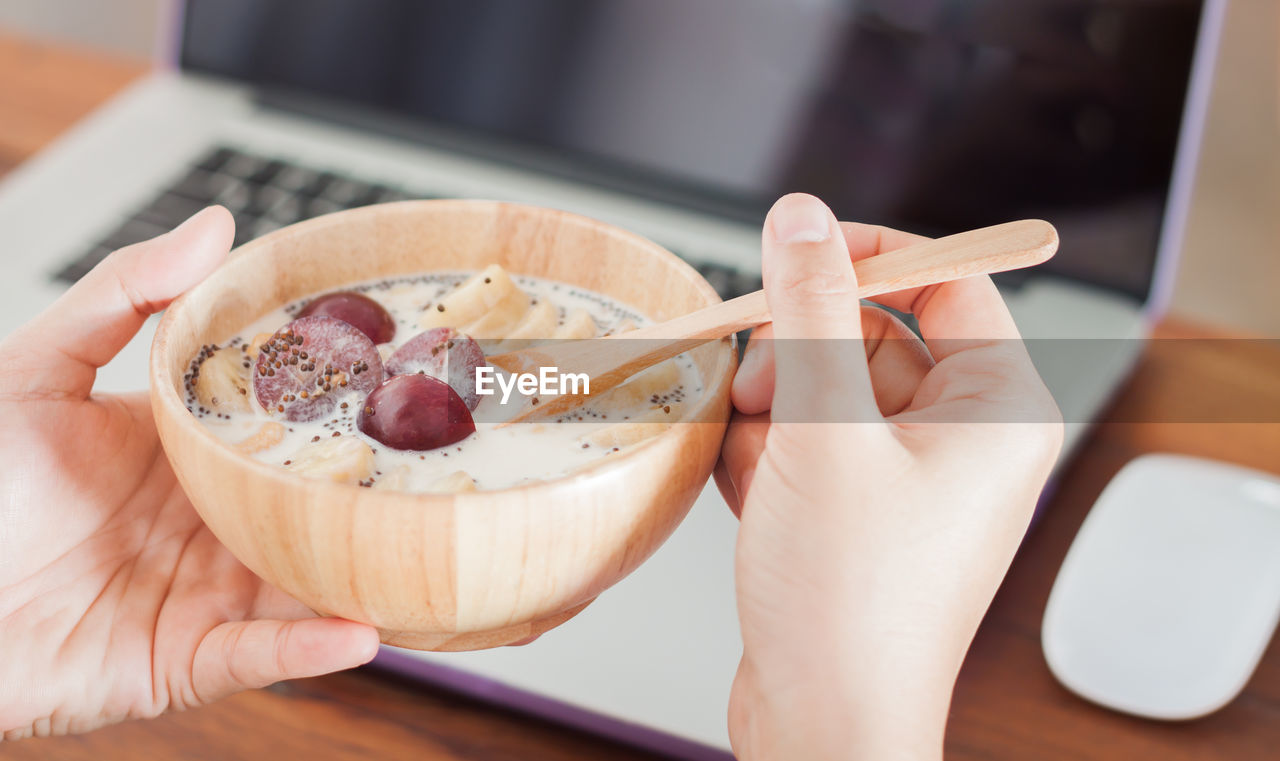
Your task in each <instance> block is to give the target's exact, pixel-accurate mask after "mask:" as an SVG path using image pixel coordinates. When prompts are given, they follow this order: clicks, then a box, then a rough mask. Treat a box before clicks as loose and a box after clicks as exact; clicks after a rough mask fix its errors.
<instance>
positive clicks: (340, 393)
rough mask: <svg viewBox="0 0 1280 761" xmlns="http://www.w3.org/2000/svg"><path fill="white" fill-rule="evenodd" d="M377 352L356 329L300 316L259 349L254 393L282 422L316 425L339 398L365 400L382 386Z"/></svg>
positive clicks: (342, 324) (367, 339)
mask: <svg viewBox="0 0 1280 761" xmlns="http://www.w3.org/2000/svg"><path fill="white" fill-rule="evenodd" d="M383 376H384V371H383V368H382V358H381V357H380V356H379V355H378V348H377V347H376V346H374V345H373V341H370V340H369V337H368V336H366V335H365V334H364V333H363V332H362V331H361V330H360V329H359V328H356V327H355V326H353V325H352V324H350V323H348V322H345V321H343V320H339V319H336V318H333V317H323V316H319V315H313V316H311V317H300V318H298V319H296V320H294V321H293V322H291V323H289V324H288V325H285V326H284V327H283V328H280V330H278V331H276V332H275V334H274V335H272V336H271V338H269V339H267V341H266V343H264V344H262V345H261V346H259V347H258V361H257V364H256V365H255V367H254V370H253V393H254V396H255V397H256V398H257V400H258V403H259V404H261V405H262V408H263V409H265V410H266V411H267V412H270V413H273V414H282V415H284V418H285V419H286V420H293V421H297V422H302V421H306V420H318V419H320V418H322V417H325V416H326V415H328V414H330V413H331V412H332V411H333V408H334V407H335V406H337V404H338V402H339V401H340V399H341V397H344V396H346V395H347V393H348V392H357V393H359V394H360V396H361V397H362V398H363V397H364V395H365V394H368V393H369V392H370V391H372V390H373V389H374V388H376V387H377V386H378V384H379V383H381V382H382V379H383Z"/></svg>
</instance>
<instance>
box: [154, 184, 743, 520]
mask: <svg viewBox="0 0 1280 761" xmlns="http://www.w3.org/2000/svg"><path fill="white" fill-rule="evenodd" d="M388 207H400V208H402V209H405V210H410V209H432V210H436V209H446V210H447V208H448V207H455V208H458V209H467V210H485V209H494V210H498V209H504V208H506V209H521V210H525V211H529V212H534V213H536V214H541V215H550V216H552V217H557V218H558V219H559V220H560V221H567V222H569V223H571V224H575V225H582V226H587V227H591V228H593V229H595V230H597V231H600V232H602V233H604V234H606V235H609V236H611V237H614V238H618V239H621V240H623V241H624V242H626V243H627V244H629V245H634V246H637V247H639V248H647V249H649V251H650V252H651V253H652V254H653V255H655V256H657V257H658V258H659V259H661V260H664V261H666V262H667V263H668V264H669V265H673V266H674V267H675V268H676V269H677V270H683V271H684V274H685V275H686V276H692V278H691V281H692V283H693V286H694V287H695V288H696V289H697V290H698V291H699V292H701V293H702V295H704V296H706V297H707V298H708V299H709V300H708V301H707V304H708V305H710V304H714V303H718V302H720V301H721V298H720V295H719V294H718V293H717V292H716V291H715V289H714V288H712V287H711V284H710V283H708V282H707V280H706V278H704V277H703V276H702V275H701V273H699V272H698V271H697V270H696V269H695V268H694V267H693V266H692V265H690V264H689V263H688V262H686V261H685V260H683V259H681V258H680V257H679V256H676V255H675V254H674V253H672V252H671V251H670V250H668V249H667V248H666V247H664V246H661V245H659V244H658V243H656V242H654V241H653V240H651V239H649V238H646V237H645V236H643V235H640V234H638V233H634V232H631V231H630V230H626V229H624V228H621V227H618V226H616V225H613V224H611V223H608V222H604V221H602V220H598V219H595V218H592V217H588V216H586V215H583V214H577V213H574V212H569V211H564V210H563V209H556V208H552V207H547V206H538V205H536V204H527V203H518V202H509V201H496V200H484V199H466V198H448V199H420V200H407V201H393V202H389V203H382V204H370V205H368V206H360V207H357V208H354V209H344V210H342V211H337V212H332V213H329V214H324V215H321V216H318V217H312V218H311V219H306V220H303V221H301V222H295V223H294V224H292V225H286V226H285V227H281V228H279V229H277V230H273V231H271V232H270V233H267V234H266V235H263V236H260V237H258V238H254V239H253V240H250V241H247V242H245V243H243V244H241V245H240V246H237V247H236V248H234V249H232V251H231V252H230V253H229V254H228V255H227V258H226V259H225V260H224V261H223V262H222V264H220V265H218V268H217V270H215V271H214V272H217V271H218V270H221V269H222V268H224V267H226V266H228V265H229V264H231V263H232V262H233V261H238V260H240V259H241V258H243V257H245V256H252V255H253V254H254V253H255V252H256V250H257V249H259V248H264V247H266V246H268V245H270V244H271V243H273V242H274V241H275V240H276V239H277V238H282V237H285V236H291V235H297V234H298V233H299V231H302V232H304V233H309V232H314V231H319V230H322V229H325V228H327V227H330V226H332V225H338V224H344V223H346V222H349V221H351V220H352V219H355V218H359V217H363V216H368V215H371V214H375V213H377V212H378V211H381V210H385V209H387V208H388ZM313 228H314V230H313ZM428 271H429V270H428ZM517 274H526V273H517ZM211 277H212V275H211V276H210V277H207V278H205V279H204V280H202V281H201V282H200V283H197V284H196V285H195V286H194V287H192V288H191V289H189V290H188V291H186V292H184V293H183V294H181V295H180V296H178V298H176V299H174V300H173V302H171V303H170V304H169V306H168V308H166V309H165V312H164V314H163V315H162V317H161V319H160V323H159V324H158V325H157V326H156V331H155V336H154V337H153V339H152V342H151V349H150V352H149V355H148V362H147V364H148V371H149V372H148V376H149V380H150V397H151V403H152V406H153V408H156V407H161V408H163V409H164V411H165V413H166V414H168V415H170V416H171V417H172V418H173V419H175V420H182V421H183V422H182V423H179V424H178V425H179V426H180V427H182V428H183V429H184V430H188V431H189V430H191V429H192V428H193V427H194V429H195V430H196V431H198V433H196V434H195V436H196V439H197V441H199V445H200V446H202V447H204V448H206V449H207V448H209V447H211V446H212V447H213V448H214V449H219V450H222V452H223V453H224V455H227V456H229V457H230V458H231V459H233V460H234V461H235V462H237V463H239V464H240V465H242V466H245V467H248V468H250V469H251V470H252V471H254V472H256V473H258V474H259V475H260V476H262V477H265V478H271V479H272V480H277V479H283V480H284V482H286V483H290V482H292V483H299V484H308V485H314V484H315V483H316V479H311V478H307V477H306V476H302V475H299V474H297V473H293V472H291V471H289V470H286V469H284V468H281V467H278V466H275V465H270V464H268V463H265V462H262V461H261V460H258V459H255V458H254V457H251V456H249V455H247V454H244V453H243V452H240V451H238V450H236V449H235V448H234V447H233V446H231V445H230V444H229V443H228V442H226V441H223V440H222V439H219V438H218V437H216V436H214V435H213V433H211V432H210V431H209V430H208V427H207V426H204V425H201V424H200V422H199V421H198V420H197V419H196V418H195V416H194V415H192V414H191V411H190V410H189V409H188V408H187V406H186V404H185V403H184V402H183V401H182V399H181V398H179V396H178V392H177V384H176V383H175V382H174V379H173V376H172V374H171V373H170V371H169V368H168V365H167V362H166V353H167V352H166V349H167V348H168V342H169V339H170V333H171V331H172V330H173V323H174V321H175V320H176V317H175V316H174V315H175V314H177V313H178V312H180V311H181V310H182V309H183V308H184V307H185V304H186V302H187V301H188V300H189V298H190V294H193V293H196V292H197V291H199V290H200V289H202V288H205V287H212V286H208V285H207V284H208V283H209V282H210V279H211ZM531 277H540V276H538V275H531ZM606 295H607V294H606ZM610 298H612V297H610ZM286 303H291V302H286ZM277 306H280V305H277ZM627 306H630V305H627ZM273 308H275V307H273ZM636 311H640V310H636ZM713 343H714V342H713ZM718 344H719V348H720V351H719V354H720V361H719V362H718V363H717V365H716V368H715V369H716V371H718V372H719V377H718V379H717V381H716V383H715V386H714V387H712V388H708V384H707V382H706V379H703V384H702V385H703V394H702V399H701V401H700V402H699V404H698V406H696V407H695V408H694V409H693V410H692V412H691V413H690V415H689V416H688V417H687V418H686V419H684V420H680V421H677V423H682V424H684V425H672V426H671V427H670V428H668V429H667V430H665V431H662V432H661V433H659V434H657V435H656V436H653V437H651V438H649V439H647V440H645V441H642V442H640V443H638V444H635V445H632V446H630V447H628V448H626V449H625V450H623V451H621V452H619V453H618V454H619V455H620V456H618V457H601V458H599V459H597V460H596V461H594V462H590V463H586V464H584V465H582V466H580V467H578V468H576V469H574V470H572V471H569V472H567V473H564V474H561V475H557V476H554V477H550V478H538V479H536V480H531V481H528V482H524V483H515V484H510V485H508V486H503V487H500V488H496V489H481V490H477V491H475V492H461V493H451V492H444V493H442V492H412V491H400V490H383V489H370V488H366V487H361V486H358V485H355V484H347V483H337V482H334V483H326V484H325V486H326V487H333V488H339V489H343V490H353V491H355V492H358V493H360V494H363V495H366V496H364V497H362V499H366V500H367V499H373V500H377V501H382V500H385V501H387V502H388V503H390V502H391V501H397V502H403V501H404V500H405V499H410V500H412V501H416V502H426V503H437V504H442V505H443V504H450V505H451V504H453V503H454V502H456V501H458V500H463V501H465V500H467V499H477V500H479V499H489V498H492V497H494V496H496V495H500V494H503V493H507V492H520V493H521V494H526V495H528V494H536V493H537V492H539V491H543V490H546V491H555V490H559V489H561V488H564V487H565V485H568V484H575V483H579V482H582V481H585V480H588V479H593V478H597V477H603V474H606V473H607V472H609V471H611V470H615V469H618V468H621V467H623V466H624V465H625V464H627V463H629V462H630V461H632V460H634V459H635V458H636V457H638V456H639V455H641V454H642V453H645V452H649V451H651V450H653V449H654V447H656V446H658V445H659V444H664V445H667V446H673V445H675V442H676V440H677V437H680V438H683V437H687V436H689V435H691V434H692V431H691V429H690V426H693V425H699V426H701V425H722V426H723V425H726V424H727V423H728V417H727V412H728V411H727V410H726V414H725V419H724V420H714V419H712V420H706V419H695V418H699V417H702V418H705V417H706V416H707V414H708V412H709V411H711V409H710V408H711V406H712V404H713V403H715V401H716V400H717V399H718V398H720V397H721V396H722V391H723V397H724V399H725V400H727V399H728V389H727V386H728V385H729V384H731V383H732V382H733V376H734V371H735V369H736V365H737V336H736V335H735V336H728V337H727V338H726V339H721V341H719V342H718ZM153 414H155V413H153Z"/></svg>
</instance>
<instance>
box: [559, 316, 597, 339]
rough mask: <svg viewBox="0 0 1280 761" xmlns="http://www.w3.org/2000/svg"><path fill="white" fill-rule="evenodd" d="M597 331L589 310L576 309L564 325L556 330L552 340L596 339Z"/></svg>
mask: <svg viewBox="0 0 1280 761" xmlns="http://www.w3.org/2000/svg"><path fill="white" fill-rule="evenodd" d="M597 330H598V328H597V327H596V321H595V319H593V318H592V317H591V315H590V314H589V313H588V312H587V310H585V309H575V310H573V311H572V312H570V313H569V316H568V317H566V318H565V321H564V324H563V325H561V326H560V327H559V328H557V329H556V332H555V334H554V335H553V336H552V338H555V339H562V340H573V339H578V338H595V337H596V332H597Z"/></svg>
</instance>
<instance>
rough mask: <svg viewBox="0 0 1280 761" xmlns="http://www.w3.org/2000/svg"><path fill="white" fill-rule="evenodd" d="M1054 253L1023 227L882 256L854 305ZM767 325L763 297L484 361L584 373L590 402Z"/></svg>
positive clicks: (516, 368) (1047, 228) (536, 414)
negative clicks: (669, 362) (654, 369)
mask: <svg viewBox="0 0 1280 761" xmlns="http://www.w3.org/2000/svg"><path fill="white" fill-rule="evenodd" d="M1057 250H1058V233H1057V231H1056V230H1054V228H1053V225H1050V224H1049V223H1048V222H1044V221H1041V220H1038V219H1024V220H1021V221H1018V222H1007V223H1005V224H1002V225H994V226H992V227H984V228H981V229H978V230H970V231H969V232H963V233H957V234H956V235H948V236H947V237H945V238H938V239H936V240H930V241H924V242H923V243H917V244H915V245H912V246H906V247H905V248H900V249H897V250H896V251H889V252H887V253H883V254H880V255H879V256H873V257H871V258H870V259H863V260H861V261H858V262H855V263H854V265H853V270H854V273H855V274H856V275H857V278H858V297H859V298H870V297H872V296H877V295H879V294H882V293H890V292H892V291H903V290H907V289H910V288H919V287H921V286H926V285H934V284H936V283H944V282H947V281H950V280H960V279H962V278H966V277H972V276H974V275H986V274H991V273H993V272H1006V271H1008V270H1015V269H1021V268H1023V267H1031V266H1034V265H1036V264H1040V263H1042V262H1045V261H1047V260H1048V259H1049V258H1050V257H1052V256H1053V255H1054V253H1055V252H1056V251H1057ZM770 321H771V318H770V315H769V305H768V303H767V302H766V301H765V295H764V291H756V292H754V293H748V294H747V295H745V296H739V297H738V298H736V299H731V300H729V301H725V302H722V303H719V304H714V305H712V306H709V307H706V308H705V309H699V310H698V311H696V312H690V313H689V314H686V315H683V316H681V317H677V318H675V319H673V320H667V321H666V322H663V323H659V324H657V325H650V326H647V327H644V328H639V329H637V330H632V331H629V332H627V333H625V334H623V335H620V336H609V337H605V338H588V339H583V340H579V341H564V342H560V343H555V344H548V345H543V346H532V347H529V348H525V349H519V350H517V351H510V352H506V353H503V354H496V355H494V356H492V357H489V358H488V361H489V363H490V364H492V365H495V366H497V367H501V368H502V369H504V370H506V371H508V372H512V373H536V372H537V371H538V369H539V368H542V367H555V368H557V369H558V371H559V372H561V373H586V374H587V376H588V377H589V378H590V379H591V384H590V385H591V395H592V396H594V395H596V394H600V393H603V392H605V391H608V390H609V389H611V388H613V387H614V386H617V385H618V384H620V383H622V382H623V381H625V380H626V379H627V378H630V377H631V376H632V375H635V374H636V373H638V372H640V371H641V370H644V369H645V368H647V367H651V366H653V365H656V364H657V363H659V362H662V361H663V360H666V359H670V358H671V357H674V356H676V355H677V354H681V353H683V352H686V351H689V350H690V349H692V348H694V347H696V346H698V345H700V344H703V343H706V342H707V341H714V340H716V339H718V338H724V337H725V336H728V335H732V334H733V333H737V332H738V331H740V330H746V329H748V328H754V327H757V326H759V325H763V324H765V323H767V322H770ZM646 339H647V340H646ZM586 399H587V396H585V395H562V396H557V397H554V398H551V399H546V400H543V401H542V403H541V404H538V405H536V406H535V405H532V404H527V405H526V407H525V408H524V409H522V410H521V411H520V412H518V413H517V414H516V415H514V416H512V417H511V418H510V419H509V420H508V421H507V422H508V423H516V422H522V421H527V420H534V419H538V418H545V417H553V416H555V415H558V414H560V413H563V412H565V411H567V410H569V409H572V408H573V407H575V406H577V405H579V404H582V403H583V402H584V401H585V400H586Z"/></svg>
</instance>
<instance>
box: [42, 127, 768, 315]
mask: <svg viewBox="0 0 1280 761" xmlns="http://www.w3.org/2000/svg"><path fill="white" fill-rule="evenodd" d="M432 197H433V196H431V195H428V194H423V193H418V192H414V191H412V190H408V189H405V188H399V187H393V186H391V185H385V184H382V183H378V182H368V181H366V180H362V179H357V178H355V177H349V176H345V175H341V174H336V173H333V172H326V171H320V170H317V169H312V168H310V167H306V166H303V165H301V164H296V163H291V162H286V161H282V160H280V159H275V158H268V157H264V156H258V155H254V154H251V153H246V152H244V151H241V150H238V149H235V148H228V147H219V148H215V149H214V150H212V151H210V152H209V153H208V154H206V155H205V156H204V157H203V158H201V159H200V160H199V161H196V162H195V163H194V164H193V165H192V166H191V168H190V169H188V170H187V172H186V173H185V174H183V175H182V176H181V177H180V178H178V180H177V181H176V182H174V183H173V184H172V185H170V186H169V187H167V188H165V189H164V190H163V191H161V192H160V193H159V194H157V195H156V196H155V198H153V199H152V200H151V201H150V202H149V203H147V204H146V205H144V206H143V207H142V208H141V209H138V210H137V211H136V212H134V213H133V214H132V215H131V216H130V217H129V218H128V219H127V220H125V221H124V223H123V224H121V225H120V226H119V227H118V228H117V229H116V230H114V231H113V232H112V233H111V234H110V235H107V236H106V237H105V238H103V239H102V240H100V241H98V242H97V243H96V244H95V245H94V246H92V247H91V248H90V249H89V250H88V251H86V252H84V254H82V255H81V256H79V257H77V258H76V259H75V260H74V261H72V262H70V263H69V264H67V265H66V266H65V267H63V268H62V269H61V270H59V271H58V273H57V274H56V275H55V278H56V279H58V280H62V281H65V282H68V283H74V282H75V281H76V280H79V279H80V278H81V277H82V276H83V275H84V274H85V273H86V272H88V271H89V270H91V269H93V267H94V265H96V264H97V263H98V262H100V261H102V259H103V258H105V257H106V255H107V254H109V253H111V252H112V251H114V250H116V249H118V248H121V247H123V246H127V245H130V244H132V243H137V242H139V241H143V240H146V239H148V238H153V237H155V236H157V235H160V234H161V233H164V232H167V231H168V230H171V229H173V228H174V227H176V226H177V225H179V224H181V223H182V222H183V221H184V220H186V219H187V217H190V216H191V215H192V214H195V213H196V212H197V211H199V210H201V209H203V208H204V207H206V206H208V205H210V204H215V203H216V204H222V205H223V206H225V207H227V209H228V210H229V211H230V212H231V214H232V216H234V217H235V220H236V239H235V245H237V246H239V245H240V244H242V243H245V242H247V241H250V240H253V239H254V238H257V237H259V236H261V235H266V234H267V233H269V232H271V231H272V230H275V229H277V228H280V227H284V226H285V225H290V224H293V223H294V222H299V221H301V220H304V219H310V218H311V217H317V216H320V215H321V214H329V213H330V212H335V211H342V210H343V209H353V208H355V207H357V206H367V205H369V204H373V203H384V202H388V201H403V200H407V199H411V198H432ZM694 266H695V267H697V269H698V271H699V272H701V273H702V275H703V276H704V277H705V278H707V280H708V282H710V283H711V285H712V287H714V288H715V289H716V291H718V292H719V293H720V295H721V297H723V298H726V299H728V298H733V297H734V296H740V295H742V294H744V293H748V292H750V291H753V290H757V289H758V288H760V278H759V276H757V275H753V274H750V273H744V272H740V271H738V270H736V269H734V268H732V267H725V266H721V265H717V264H710V263H702V264H698V263H695V264H694Z"/></svg>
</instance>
